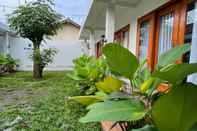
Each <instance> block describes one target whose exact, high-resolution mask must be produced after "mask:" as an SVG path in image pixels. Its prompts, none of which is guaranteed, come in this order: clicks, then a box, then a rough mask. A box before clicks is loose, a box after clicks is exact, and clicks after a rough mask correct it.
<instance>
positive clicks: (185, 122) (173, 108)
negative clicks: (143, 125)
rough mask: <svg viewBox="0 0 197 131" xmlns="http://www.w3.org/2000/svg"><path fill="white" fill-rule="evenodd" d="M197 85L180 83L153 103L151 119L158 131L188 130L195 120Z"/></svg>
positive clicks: (196, 112) (196, 117)
mask: <svg viewBox="0 0 197 131" xmlns="http://www.w3.org/2000/svg"><path fill="white" fill-rule="evenodd" d="M196 100H197V86H195V85H192V84H184V85H180V86H179V87H177V88H174V90H172V91H171V92H170V93H168V94H167V95H164V96H162V97H161V98H159V99H158V100H157V101H156V102H155V104H154V105H153V109H152V114H153V120H154V122H155V123H156V125H157V127H158V128H159V130H160V131H188V130H189V129H190V128H191V127H192V126H193V125H194V124H195V123H196V122H197V101H196Z"/></svg>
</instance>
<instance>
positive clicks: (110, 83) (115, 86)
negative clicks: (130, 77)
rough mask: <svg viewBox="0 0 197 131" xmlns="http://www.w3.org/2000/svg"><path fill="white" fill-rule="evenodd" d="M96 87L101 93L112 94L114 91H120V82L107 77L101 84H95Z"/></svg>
mask: <svg viewBox="0 0 197 131" xmlns="http://www.w3.org/2000/svg"><path fill="white" fill-rule="evenodd" d="M96 87H97V89H98V90H100V91H102V92H105V93H112V92H115V91H120V88H121V87H122V81H120V80H119V79H117V78H115V77H112V76H108V77H106V78H105V79H104V81H103V82H98V83H96Z"/></svg>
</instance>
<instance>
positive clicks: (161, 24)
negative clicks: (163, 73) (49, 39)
mask: <svg viewBox="0 0 197 131" xmlns="http://www.w3.org/2000/svg"><path fill="white" fill-rule="evenodd" d="M102 35H105V40H101V39H103V38H101V36H102ZM80 38H81V39H85V40H86V41H87V40H89V42H90V48H91V55H97V56H99V55H100V53H101V47H102V46H103V44H104V43H106V42H113V41H117V42H120V43H122V44H123V46H125V47H128V48H129V50H130V51H132V52H133V53H134V54H136V56H137V57H138V58H139V59H140V60H142V59H145V58H146V59H147V60H148V66H149V67H150V68H151V69H153V68H154V66H155V64H156V63H157V59H158V56H159V55H160V54H162V53H164V52H166V51H167V50H169V49H170V48H172V47H174V46H176V45H179V44H183V43H190V44H191V45H192V49H191V52H190V53H188V54H187V55H185V57H184V61H185V62H190V63H197V51H196V50H197V1H196V0H93V1H92V6H91V8H90V11H89V14H88V16H87V18H86V21H85V23H84V25H83V26H82V28H81V31H80ZM189 81H192V82H193V83H196V84H197V74H195V75H192V76H191V77H189Z"/></svg>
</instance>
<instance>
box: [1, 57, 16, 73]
mask: <svg viewBox="0 0 197 131" xmlns="http://www.w3.org/2000/svg"><path fill="white" fill-rule="evenodd" d="M18 62H19V61H18V60H15V59H14V58H12V57H11V56H10V55H0V74H2V73H5V72H9V73H11V72H14V71H15V70H16V66H17V64H18Z"/></svg>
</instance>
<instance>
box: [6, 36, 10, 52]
mask: <svg viewBox="0 0 197 131" xmlns="http://www.w3.org/2000/svg"><path fill="white" fill-rule="evenodd" d="M5 44H6V52H5V54H10V42H9V32H6V34H5Z"/></svg>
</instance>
